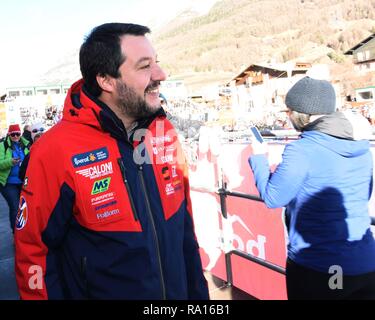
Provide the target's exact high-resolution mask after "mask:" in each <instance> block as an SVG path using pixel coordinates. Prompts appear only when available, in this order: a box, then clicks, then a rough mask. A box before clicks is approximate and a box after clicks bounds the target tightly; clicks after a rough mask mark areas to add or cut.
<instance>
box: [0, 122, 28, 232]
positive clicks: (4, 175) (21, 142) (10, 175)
mask: <svg viewBox="0 0 375 320" xmlns="http://www.w3.org/2000/svg"><path fill="white" fill-rule="evenodd" d="M28 153H29V141H28V140H26V139H25V138H24V137H21V129H20V126H19V125H18V124H12V125H10V126H9V128H8V134H7V137H6V138H5V139H4V141H3V142H1V143H0V192H1V194H2V195H3V197H4V198H5V200H6V202H7V204H8V207H9V221H10V227H11V229H12V231H13V232H14V227H15V220H16V215H17V209H18V203H19V198H20V192H21V186H22V181H21V180H20V179H19V177H18V173H19V169H20V166H21V163H22V161H23V159H24V158H25V155H27V154H28Z"/></svg>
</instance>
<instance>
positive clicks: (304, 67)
mask: <svg viewBox="0 0 375 320" xmlns="http://www.w3.org/2000/svg"><path fill="white" fill-rule="evenodd" d="M310 68H311V63H309V62H295V63H294V62H293V63H292V64H291V63H268V64H267V63H264V64H262V63H261V64H251V65H249V66H248V67H247V68H246V69H245V70H243V71H242V72H241V73H239V74H238V75H236V76H235V77H234V78H233V79H231V81H230V82H229V83H228V85H229V84H230V83H231V82H232V81H235V82H236V84H242V83H243V82H244V79H246V78H248V77H249V76H252V77H257V76H258V74H256V75H255V74H254V75H253V74H252V73H253V72H252V71H253V70H256V71H257V72H258V73H259V72H260V73H270V74H271V73H272V74H277V76H278V77H280V76H281V75H284V74H285V76H287V72H288V71H291V72H292V74H293V73H298V72H307V71H308V70H309V69H310ZM256 82H263V78H261V77H260V78H259V81H258V80H256Z"/></svg>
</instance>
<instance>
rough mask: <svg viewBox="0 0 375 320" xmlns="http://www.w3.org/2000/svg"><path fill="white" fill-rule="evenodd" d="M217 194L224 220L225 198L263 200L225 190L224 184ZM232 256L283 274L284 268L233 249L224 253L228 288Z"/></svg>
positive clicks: (229, 285) (231, 283) (226, 215)
mask: <svg viewBox="0 0 375 320" xmlns="http://www.w3.org/2000/svg"><path fill="white" fill-rule="evenodd" d="M217 194H218V195H219V197H220V207H221V214H222V216H223V217H224V218H225V219H226V218H227V217H228V212H227V204H226V198H227V197H228V196H230V197H236V198H242V199H248V200H252V201H258V202H263V200H262V199H261V198H260V197H258V196H255V195H251V194H246V193H242V192H233V191H229V190H227V189H226V184H225V183H224V185H223V187H222V188H220V189H219V190H218V191H217ZM232 255H236V256H239V257H241V258H244V259H246V260H249V261H251V262H254V263H257V264H259V265H261V266H263V267H266V268H268V269H270V270H273V271H275V272H278V273H281V274H285V268H283V267H281V266H279V265H276V264H274V263H271V262H268V261H266V260H264V259H260V258H258V257H256V256H254V255H252V254H250V253H247V252H244V251H241V250H237V249H234V250H231V251H229V252H227V253H225V269H226V274H227V281H226V282H227V286H228V287H231V286H232V285H233V274H232V261H231V256H232Z"/></svg>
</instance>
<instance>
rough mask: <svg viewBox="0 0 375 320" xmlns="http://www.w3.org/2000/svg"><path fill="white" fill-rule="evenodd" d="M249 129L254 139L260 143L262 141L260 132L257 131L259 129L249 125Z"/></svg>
mask: <svg viewBox="0 0 375 320" xmlns="http://www.w3.org/2000/svg"><path fill="white" fill-rule="evenodd" d="M250 130H251V132H252V134H253V136H254V137H255V139H257V141H258V142H260V143H263V142H264V140H263V137H262V135H261V134H260V132H259V130H258V128H257V127H251V128H250Z"/></svg>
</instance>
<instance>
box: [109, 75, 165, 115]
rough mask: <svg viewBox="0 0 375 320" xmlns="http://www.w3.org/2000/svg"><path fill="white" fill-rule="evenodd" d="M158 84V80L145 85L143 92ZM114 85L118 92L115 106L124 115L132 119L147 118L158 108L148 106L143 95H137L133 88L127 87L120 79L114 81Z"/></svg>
mask: <svg viewBox="0 0 375 320" xmlns="http://www.w3.org/2000/svg"><path fill="white" fill-rule="evenodd" d="M158 85H159V83H158V82H152V83H151V84H150V85H149V86H147V88H146V90H145V92H147V90H152V88H154V87H157V86H158ZM116 86H117V94H118V101H117V106H118V107H119V109H120V112H121V113H122V114H123V115H124V116H126V117H130V118H133V119H141V118H147V117H149V116H151V115H153V114H154V113H155V112H156V110H157V109H158V108H155V107H154V108H153V107H152V106H150V105H149V104H148V103H147V102H146V100H145V99H144V98H143V97H141V96H139V95H138V94H137V93H136V92H135V91H134V89H132V88H130V87H128V86H127V85H126V84H125V83H123V82H122V81H121V80H118V81H117V82H116Z"/></svg>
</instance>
